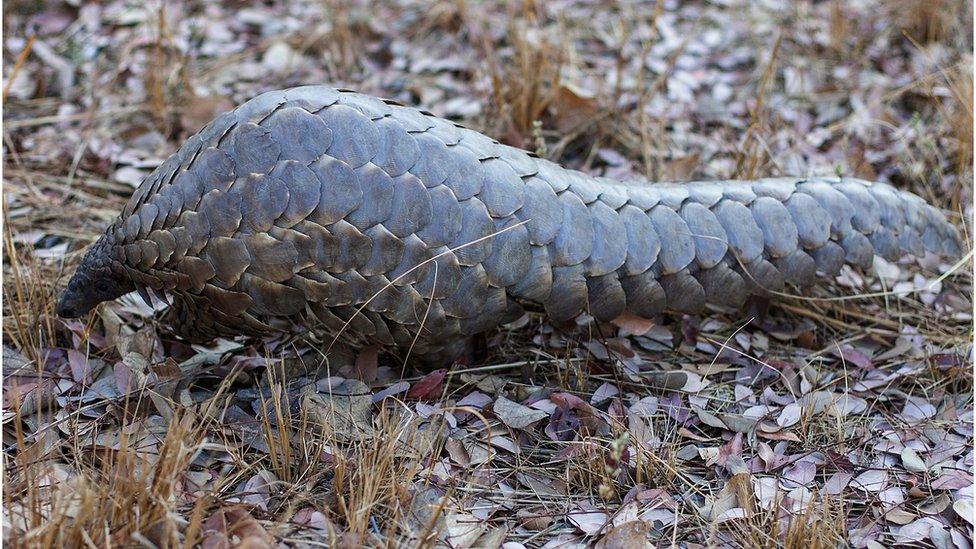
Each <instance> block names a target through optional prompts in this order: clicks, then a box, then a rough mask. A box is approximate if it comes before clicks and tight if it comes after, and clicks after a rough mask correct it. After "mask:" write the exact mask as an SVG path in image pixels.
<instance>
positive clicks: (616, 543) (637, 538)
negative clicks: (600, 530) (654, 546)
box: [596, 520, 651, 549]
mask: <svg viewBox="0 0 976 549" xmlns="http://www.w3.org/2000/svg"><path fill="white" fill-rule="evenodd" d="M649 531H650V525H649V524H648V523H646V522H644V521H642V520H632V521H630V522H625V523H623V524H621V525H620V526H617V527H615V528H614V529H612V530H610V531H609V532H607V535H605V536H603V538H601V539H600V541H598V542H597V544H596V549H630V548H632V547H633V548H639V547H651V542H650V541H648V540H647V534H648V532H649Z"/></svg>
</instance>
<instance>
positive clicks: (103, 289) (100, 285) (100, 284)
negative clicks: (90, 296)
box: [95, 282, 108, 292]
mask: <svg viewBox="0 0 976 549" xmlns="http://www.w3.org/2000/svg"><path fill="white" fill-rule="evenodd" d="M95 290H97V291H99V292H107V291H108V284H107V283H105V282H98V283H97V284H95Z"/></svg>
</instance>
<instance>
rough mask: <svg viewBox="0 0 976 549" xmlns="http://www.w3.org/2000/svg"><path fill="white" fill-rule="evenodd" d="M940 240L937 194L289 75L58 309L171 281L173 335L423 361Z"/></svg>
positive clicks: (170, 174) (803, 280)
mask: <svg viewBox="0 0 976 549" xmlns="http://www.w3.org/2000/svg"><path fill="white" fill-rule="evenodd" d="M960 245H961V241H960V238H959V234H958V232H957V231H956V229H955V228H954V227H953V226H952V225H951V224H950V223H948V222H947V221H946V219H945V217H943V215H942V214H941V213H940V212H939V211H938V210H936V209H935V208H933V207H932V206H930V205H928V204H926V203H925V202H924V201H922V199H920V198H919V197H917V196H915V195H913V194H910V193H907V192H903V191H898V190H896V189H894V188H892V187H891V186H889V185H886V184H881V183H869V182H865V181H860V180H855V179H846V178H841V179H828V178H806V179H804V178H781V179H764V180H758V181H719V182H693V183H686V184H655V185H645V184H637V183H623V182H619V181H613V180H610V179H606V178H594V177H589V176H587V175H585V174H582V173H580V172H578V171H573V170H567V169H564V168H562V167H560V166H558V165H556V164H553V163H552V162H549V161H546V160H543V159H540V158H537V157H535V156H533V155H532V154H530V153H527V152H525V151H522V150H519V149H516V148H512V147H509V146H505V145H502V144H499V143H498V142H497V141H494V140H493V139H491V138H489V137H486V136H484V135H482V134H480V133H477V132H474V131H471V130H468V129H465V128H462V127H460V126H457V125H456V124H454V123H452V122H449V121H447V120H443V119H440V118H437V117H435V116H432V115H430V114H428V113H425V112H423V111H419V110H417V109H413V108H410V107H405V106H401V105H398V104H396V103H393V102H390V101H384V100H380V99H377V98H374V97H370V96H368V95H362V94H358V93H353V92H348V91H340V90H335V89H332V88H328V87H324V86H309V87H302V88H294V89H288V90H283V91H274V92H269V93H266V94H263V95H260V96H258V97H256V98H254V99H252V100H251V101H248V102H247V103H244V104H243V105H241V106H240V107H238V108H237V109H235V110H233V111H231V112H229V113H226V114H224V115H222V116H220V117H218V118H216V119H215V120H213V121H212V122H211V123H210V124H208V125H207V126H206V127H205V128H203V129H202V130H201V131H200V132H199V133H198V134H196V135H194V136H193V137H191V138H190V139H189V140H187V142H186V143H185V144H184V145H183V146H182V147H180V149H179V150H178V151H177V152H176V154H174V155H173V156H172V157H170V158H169V159H168V160H167V161H166V162H165V163H164V164H163V165H162V166H160V167H159V168H158V169H157V170H156V171H155V172H153V173H152V174H151V175H150V176H149V177H148V178H147V179H146V181H145V182H144V183H143V184H142V185H141V186H140V187H139V188H138V189H137V190H136V191H135V193H134V194H133V196H132V198H131V199H130V200H129V202H128V204H127V205H126V206H125V208H124V210H123V211H122V213H121V215H120V216H119V218H118V219H116V221H115V222H114V223H113V224H112V225H111V226H110V227H109V228H108V229H107V230H106V232H105V235H104V236H103V237H102V239H101V240H100V241H99V243H98V244H97V245H96V246H95V247H93V248H92V250H91V251H90V252H89V253H88V255H87V256H86V257H85V259H84V261H83V262H82V264H81V265H80V266H79V268H78V270H77V272H76V273H75V275H74V277H73V278H72V281H71V283H70V284H69V286H68V289H67V291H66V292H65V294H64V296H63V297H62V299H61V302H60V304H59V306H58V312H59V314H61V315H63V316H76V315H80V314H84V313H86V312H88V311H89V310H90V309H91V308H92V307H93V306H94V305H96V304H97V303H99V302H101V301H105V300H108V299H114V298H115V297H118V296H119V295H122V294H123V293H126V292H129V291H131V290H132V289H134V288H138V289H143V290H149V291H153V292H157V293H161V294H165V295H167V296H169V297H172V298H175V299H176V300H177V301H178V302H179V303H180V309H178V310H177V311H176V312H175V313H174V315H173V317H172V318H174V319H175V320H176V321H177V324H178V328H179V329H180V331H181V333H183V334H184V335H187V336H188V337H196V338H198V339H199V338H203V339H206V338H212V337H217V336H234V335H262V334H267V333H274V332H276V331H281V330H308V329H311V330H315V331H321V332H322V333H325V334H331V335H332V336H333V337H335V338H336V339H342V340H344V341H347V342H350V343H352V344H354V345H360V346H361V345H366V344H370V345H375V344H379V345H383V346H386V347H387V348H389V349H393V350H395V351H396V352H397V353H399V354H400V355H401V356H403V355H405V354H406V353H408V352H409V353H410V354H411V356H415V357H428V359H430V358H431V357H433V358H434V359H436V361H437V362H442V363H443V362H445V361H449V360H450V359H451V358H452V357H453V356H456V355H457V354H458V353H460V352H462V351H463V350H464V342H463V340H464V338H465V337H467V336H470V335H472V334H477V333H480V332H484V331H486V330H490V329H491V328H493V327H495V326H498V325H499V324H501V323H503V322H506V321H510V320H512V319H513V318H516V317H517V316H518V315H519V314H520V312H521V306H522V305H525V304H533V305H536V306H541V307H542V308H544V310H545V311H546V312H547V313H548V314H549V316H551V317H552V318H553V319H555V320H567V319H571V318H573V317H575V316H577V315H579V314H581V313H584V312H586V313H589V314H591V315H593V316H594V317H595V318H597V319H599V320H612V319H614V318H615V317H617V316H619V315H621V314H623V313H625V312H626V313H631V314H635V315H639V316H644V317H649V316H653V315H657V314H659V313H661V312H662V311H676V312H689V313H693V312H698V311H701V310H702V309H703V308H705V306H706V305H707V304H716V305H724V306H729V307H737V306H741V305H742V304H743V302H744V301H745V299H746V298H747V297H748V296H750V295H754V294H769V295H775V294H776V292H780V291H784V290H790V291H792V288H797V289H802V288H805V287H809V286H810V285H812V284H814V283H816V282H817V281H821V282H826V283H829V282H830V281H831V280H832V279H833V276H832V275H835V274H837V272H838V271H839V269H840V268H841V266H842V265H844V264H845V263H846V264H851V265H856V266H859V267H862V268H869V267H871V265H872V262H873V260H874V256H875V255H879V256H882V257H885V258H886V259H889V260H894V259H897V258H899V257H901V256H903V255H915V256H919V255H921V254H924V253H925V252H933V253H936V254H942V255H947V256H950V257H958V256H959V255H960V254H961V250H960ZM428 362H429V360H428Z"/></svg>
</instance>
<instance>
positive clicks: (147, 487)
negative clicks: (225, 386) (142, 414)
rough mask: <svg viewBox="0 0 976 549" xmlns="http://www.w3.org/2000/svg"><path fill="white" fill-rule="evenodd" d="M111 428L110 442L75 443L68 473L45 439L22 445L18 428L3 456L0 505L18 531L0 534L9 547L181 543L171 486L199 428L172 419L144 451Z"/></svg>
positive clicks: (181, 528) (185, 419) (188, 456)
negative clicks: (12, 453) (13, 445)
mask: <svg viewBox="0 0 976 549" xmlns="http://www.w3.org/2000/svg"><path fill="white" fill-rule="evenodd" d="M14 424H15V425H16V423H14ZM51 428H56V427H54V426H52V427H51ZM119 432H120V438H119V440H118V444H117V445H115V446H114V447H89V448H81V447H78V448H75V450H83V451H84V452H85V454H84V455H77V456H75V459H74V460H72V461H73V466H74V470H71V469H66V468H65V467H64V466H61V465H57V464H56V463H55V462H51V461H49V460H50V457H49V456H48V455H46V454H47V453H48V452H49V451H50V450H49V449H48V448H46V445H47V443H48V442H49V439H47V437H41V439H40V440H39V441H36V442H29V441H27V440H26V439H25V438H24V437H23V435H22V433H20V432H18V441H17V452H16V457H13V458H10V457H9V456H8V455H7V454H4V465H5V467H4V486H5V490H4V507H5V510H6V512H7V514H6V516H7V517H8V518H9V520H10V521H11V526H12V527H14V528H16V530H18V531H19V532H21V533H20V534H19V535H16V536H5V538H6V540H7V541H8V542H10V543H11V545H12V546H13V547H25V548H30V547H38V548H41V547H85V546H87V547H109V546H117V545H123V546H124V545H131V544H145V543H149V544H151V545H154V546H171V547H172V546H177V545H180V544H181V540H182V538H183V536H182V535H181V534H182V532H184V530H185V522H184V519H183V518H182V516H183V512H184V511H186V509H183V508H181V507H183V506H180V505H178V498H177V494H176V492H175V491H176V488H177V486H179V482H180V480H181V477H182V475H183V474H184V473H185V472H186V470H187V467H188V466H189V464H190V462H191V461H192V460H193V458H194V456H195V455H196V453H197V451H198V450H199V444H200V442H201V441H202V439H203V432H202V430H201V429H199V428H197V427H196V426H194V424H193V421H192V419H191V418H190V416H184V417H182V418H174V420H173V421H171V422H170V423H169V427H168V429H167V430H166V432H165V436H164V437H163V438H162V441H161V442H160V443H159V444H158V446H156V445H155V444H154V445H152V446H153V448H152V450H151V451H147V450H146V449H143V448H140V447H139V446H135V445H133V444H132V442H131V441H130V438H129V434H128V433H127V432H126V430H124V429H121V430H120V431H119ZM199 501H200V502H202V501H203V500H199ZM196 514H197V513H196V511H191V512H190V513H189V515H190V516H194V515H196Z"/></svg>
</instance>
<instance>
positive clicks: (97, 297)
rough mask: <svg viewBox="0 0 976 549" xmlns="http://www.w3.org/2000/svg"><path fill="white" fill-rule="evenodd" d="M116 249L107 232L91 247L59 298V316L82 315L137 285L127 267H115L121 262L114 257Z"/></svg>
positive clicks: (74, 316)
mask: <svg viewBox="0 0 976 549" xmlns="http://www.w3.org/2000/svg"><path fill="white" fill-rule="evenodd" d="M112 250H113V245H112V243H111V236H110V235H103V236H102V237H101V238H100V239H99V240H98V242H96V243H95V245H94V246H92V247H91V249H89V250H88V253H86V254H85V258H84V259H83V260H82V261H81V264H80V265H78V269H77V270H75V274H74V275H72V277H71V281H69V282H68V287H67V288H66V289H65V290H64V293H63V294H62V295H61V300H60V301H58V309H57V313H58V316H60V317H62V318H77V317H80V316H82V315H84V314H87V313H88V312H89V311H91V310H92V309H94V308H95V306H96V305H98V304H99V303H101V302H103V301H109V300H112V299H115V298H117V297H120V296H123V295H125V294H127V293H129V292H131V291H133V290H135V285H134V284H133V283H132V280H131V279H130V278H129V277H128V276H126V275H125V272H124V270H123V269H120V268H118V267H116V268H113V265H118V262H117V261H113V258H112V254H111V252H112Z"/></svg>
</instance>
